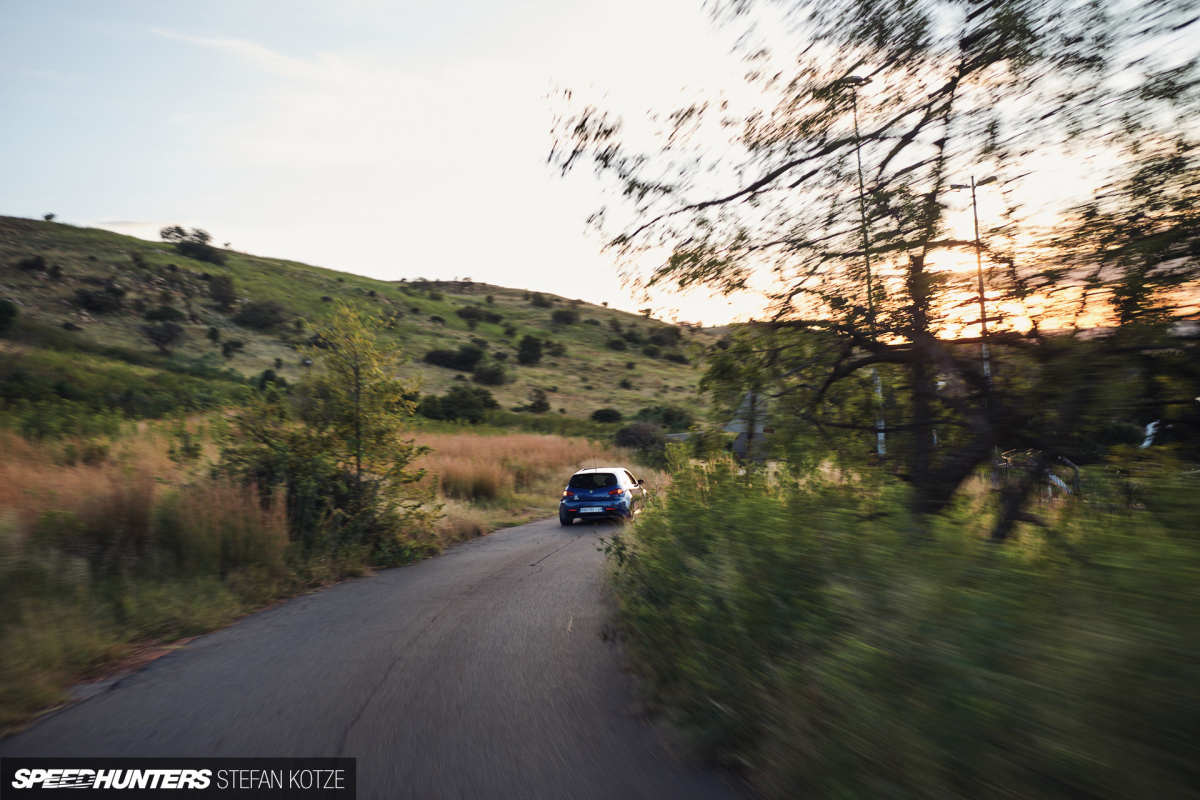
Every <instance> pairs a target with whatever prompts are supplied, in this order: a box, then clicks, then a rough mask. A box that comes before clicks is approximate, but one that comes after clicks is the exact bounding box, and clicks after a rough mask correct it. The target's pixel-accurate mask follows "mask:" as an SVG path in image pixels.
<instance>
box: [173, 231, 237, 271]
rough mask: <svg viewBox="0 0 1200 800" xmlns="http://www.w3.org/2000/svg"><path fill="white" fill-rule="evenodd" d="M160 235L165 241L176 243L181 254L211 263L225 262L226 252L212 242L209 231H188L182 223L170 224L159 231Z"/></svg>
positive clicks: (176, 247)
mask: <svg viewBox="0 0 1200 800" xmlns="http://www.w3.org/2000/svg"><path fill="white" fill-rule="evenodd" d="M159 236H160V237H161V238H162V240H163V241H164V242H170V243H171V244H173V245H175V249H176V250H177V251H178V252H179V254H180V255H183V256H187V257H188V258H194V259H196V260H197V261H207V262H209V263H211V264H224V263H225V254H224V253H222V252H221V251H220V250H218V249H217V248H215V247H213V246H212V244H210V242H212V235H211V234H210V233H209V232H208V231H205V230H201V229H200V228H192V229H191V230H190V231H188V230H184V228H183V227H182V226H180V225H168V226H167V227H165V228H163V229H162V230H161V231H159Z"/></svg>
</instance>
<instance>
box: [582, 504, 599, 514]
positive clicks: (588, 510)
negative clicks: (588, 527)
mask: <svg viewBox="0 0 1200 800" xmlns="http://www.w3.org/2000/svg"><path fill="white" fill-rule="evenodd" d="M579 510H580V511H581V512H582V513H584V514H598V513H600V512H601V511H603V510H604V509H603V508H601V507H600V506H588V507H587V508H581V509H579Z"/></svg>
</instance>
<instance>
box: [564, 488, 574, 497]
mask: <svg viewBox="0 0 1200 800" xmlns="http://www.w3.org/2000/svg"><path fill="white" fill-rule="evenodd" d="M574 496H575V493H574V492H572V491H571V490H570V489H563V497H574Z"/></svg>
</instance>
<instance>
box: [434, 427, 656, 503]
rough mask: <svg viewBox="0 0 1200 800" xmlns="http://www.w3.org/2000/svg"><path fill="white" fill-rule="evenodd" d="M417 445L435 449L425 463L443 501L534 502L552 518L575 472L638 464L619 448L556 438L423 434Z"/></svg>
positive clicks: (531, 435)
mask: <svg viewBox="0 0 1200 800" xmlns="http://www.w3.org/2000/svg"><path fill="white" fill-rule="evenodd" d="M417 441H418V443H419V444H423V445H427V446H429V447H430V448H432V451H431V452H430V453H429V454H427V455H425V456H424V457H423V458H422V459H421V461H420V462H419V463H420V466H422V467H424V468H425V469H426V470H427V471H428V472H429V473H430V474H431V475H433V476H436V477H435V480H436V481H437V485H438V488H439V490H440V491H441V493H442V494H443V496H445V497H448V498H452V499H456V500H466V501H471V502H475V503H482V504H485V505H486V504H489V503H495V502H498V501H499V502H508V503H514V502H515V503H518V504H520V503H521V502H525V503H532V504H534V505H537V506H538V507H539V508H541V509H542V510H543V511H545V512H546V513H551V512H552V511H553V508H554V505H555V504H556V503H557V502H558V493H557V491H556V489H561V488H562V485H564V484H565V483H566V479H567V478H568V477H570V475H571V472H573V471H574V470H576V469H580V468H582V467H586V466H604V465H614V464H620V465H625V466H630V465H632V463H633V462H632V460H631V455H630V454H629V453H628V452H626V451H623V450H620V449H618V448H613V447H610V446H607V445H603V444H599V443H597V442H594V441H591V440H588V439H583V438H568V437H564V436H555V435H550V434H533V433H511V434H500V435H495V436H479V435H475V434H464V433H454V434H451V433H440V434H439V433H422V434H419V435H418V436H417Z"/></svg>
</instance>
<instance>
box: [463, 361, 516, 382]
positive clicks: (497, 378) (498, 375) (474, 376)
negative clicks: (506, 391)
mask: <svg viewBox="0 0 1200 800" xmlns="http://www.w3.org/2000/svg"><path fill="white" fill-rule="evenodd" d="M471 380H473V381H475V382H476V383H482V384H483V385H485V386H502V385H504V384H505V383H507V382H508V372H507V371H506V370H505V369H504V367H503V365H501V364H480V365H479V366H478V367H476V368H475V371H474V372H473V373H471Z"/></svg>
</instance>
